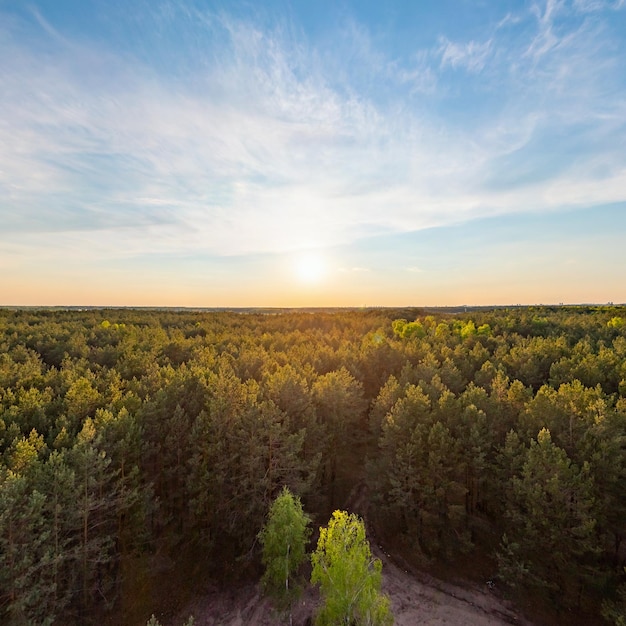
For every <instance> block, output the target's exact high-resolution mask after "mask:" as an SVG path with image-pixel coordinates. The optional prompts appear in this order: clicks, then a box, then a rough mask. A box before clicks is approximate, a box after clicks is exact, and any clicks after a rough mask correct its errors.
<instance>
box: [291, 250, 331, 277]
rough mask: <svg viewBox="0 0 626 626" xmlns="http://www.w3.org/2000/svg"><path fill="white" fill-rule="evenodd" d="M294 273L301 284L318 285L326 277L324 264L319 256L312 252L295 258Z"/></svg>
mask: <svg viewBox="0 0 626 626" xmlns="http://www.w3.org/2000/svg"><path fill="white" fill-rule="evenodd" d="M294 272H295V275H296V277H297V279H298V281H299V282H301V283H307V284H313V283H319V282H321V281H322V280H323V278H324V276H325V275H326V272H327V267H326V262H325V260H324V258H323V257H322V256H320V255H319V254H315V253H312V252H307V253H304V254H300V255H298V256H297V257H296V258H295V262H294Z"/></svg>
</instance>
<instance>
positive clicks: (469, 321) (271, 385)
mask: <svg viewBox="0 0 626 626" xmlns="http://www.w3.org/2000/svg"><path fill="white" fill-rule="evenodd" d="M0 454H1V456H0V622H1V623H4V624H15V625H21V624H55V623H58V624H61V623H62V624H88V623H102V620H103V619H104V618H105V617H106V616H107V615H109V616H113V617H112V618H111V619H112V620H113V621H112V623H121V621H123V622H124V623H128V624H133V623H136V624H141V623H144V624H145V622H146V619H147V617H148V616H149V615H150V614H151V613H152V612H153V611H154V610H155V604H156V603H157V602H159V599H160V598H161V596H160V595H159V594H160V593H162V591H163V589H167V587H164V583H163V580H165V581H167V583H168V584H169V588H170V595H171V596H172V597H174V596H176V593H175V592H174V591H172V590H173V589H174V588H177V589H178V588H180V587H184V586H185V584H187V585H188V584H191V582H193V580H194V579H195V580H200V581H204V580H214V581H225V584H228V583H229V582H232V581H236V580H237V579H240V578H242V577H255V576H256V577H259V578H260V573H261V569H260V565H259V563H260V544H259V541H258V534H259V531H260V529H261V528H262V527H263V524H264V522H265V520H266V516H267V512H268V509H269V507H270V504H271V503H272V501H273V500H274V499H275V498H276V496H277V495H278V494H279V493H280V492H281V490H282V489H283V487H285V486H286V487H288V488H289V489H290V490H291V492H293V493H294V494H297V495H298V496H299V497H300V498H301V500H302V503H303V506H304V508H305V509H306V511H307V512H308V514H309V515H310V516H311V517H312V518H313V519H314V520H315V522H325V521H326V520H328V518H329V516H330V514H331V513H332V512H333V510H334V509H336V508H339V507H342V506H343V505H344V502H345V499H346V497H347V495H348V494H349V493H350V491H351V490H352V489H353V488H354V487H355V486H356V485H359V484H365V485H367V489H368V493H369V494H370V495H369V497H370V513H369V517H370V520H371V523H372V524H373V525H374V526H375V528H376V532H377V534H378V536H379V537H380V538H381V540H382V541H384V540H385V538H386V537H388V538H394V541H395V542H396V543H398V544H399V545H402V546H403V550H404V553H405V554H407V555H410V558H412V559H413V560H414V561H415V562H417V563H423V564H424V566H428V565H429V564H433V563H454V562H455V560H456V559H460V558H462V557H464V556H465V555H468V554H469V555H474V558H475V559H476V562H479V561H480V562H486V563H488V564H491V565H492V567H493V578H494V580H496V581H497V583H498V585H499V588H501V589H502V590H503V593H507V594H510V595H511V596H512V597H516V598H529V597H532V598H533V599H534V601H536V602H537V603H540V604H542V605H543V606H545V607H549V610H551V611H553V615H555V616H557V617H558V616H559V615H562V614H564V613H567V612H573V613H576V614H578V615H589V616H600V615H603V616H604V618H605V619H606V620H607V623H614V624H624V623H626V622H625V620H626V587H625V580H624V564H625V561H626V541H625V539H626V309H624V308H620V307H555V308H549V307H536V308H524V307H515V308H508V309H478V310H470V311H467V312H463V311H459V312H451V311H441V310H439V311H421V310H417V309H413V310H386V309H380V310H364V311H327V312H324V311H318V312H302V311H290V312H289V311H288V312H249V313H238V312H203V311H168V310H132V309H110V310H99V309H94V310H73V311H69V310H9V309H4V310H0ZM177 581H178V582H177ZM176 585H178V587H176ZM120 616H123V619H121V618H120ZM620 620H621V621H620Z"/></svg>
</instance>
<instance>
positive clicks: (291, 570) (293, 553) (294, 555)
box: [259, 487, 311, 605]
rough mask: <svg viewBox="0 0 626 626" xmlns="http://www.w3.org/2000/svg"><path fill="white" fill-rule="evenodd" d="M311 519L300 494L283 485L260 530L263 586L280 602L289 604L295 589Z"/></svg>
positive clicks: (295, 593)
mask: <svg viewBox="0 0 626 626" xmlns="http://www.w3.org/2000/svg"><path fill="white" fill-rule="evenodd" d="M310 521H311V520H310V518H309V516H308V515H306V513H305V512H304V511H303V509H302V503H301V502H300V498H298V497H297V496H294V495H293V494H292V493H291V491H289V489H288V488H287V487H283V490H282V491H281V493H280V494H279V495H278V496H277V498H276V499H275V500H274V502H273V503H272V506H271V507H270V510H269V514H268V518H267V522H266V524H265V526H264V527H263V530H262V531H261V532H260V533H259V540H260V541H261V545H262V546H263V564H264V565H265V573H264V574H263V579H262V582H263V586H264V588H265V590H266V592H267V593H269V594H270V595H272V596H273V597H274V598H276V599H277V600H278V602H279V604H282V605H287V604H289V603H290V602H291V600H292V599H293V597H294V596H295V595H297V593H298V587H297V586H295V585H294V583H293V577H294V575H295V574H296V573H297V571H298V569H299V568H300V565H301V564H302V563H303V561H304V559H305V557H306V544H307V541H308V539H309V536H310V534H311V531H310V528H309V524H310Z"/></svg>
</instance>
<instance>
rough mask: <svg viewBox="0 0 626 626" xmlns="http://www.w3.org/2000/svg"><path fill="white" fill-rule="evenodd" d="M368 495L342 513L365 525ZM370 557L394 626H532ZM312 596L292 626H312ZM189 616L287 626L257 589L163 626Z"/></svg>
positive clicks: (496, 606)
mask: <svg viewBox="0 0 626 626" xmlns="http://www.w3.org/2000/svg"><path fill="white" fill-rule="evenodd" d="M368 505H369V503H368V497H367V489H366V487H365V486H364V485H363V484H361V485H358V486H357V487H356V488H355V489H354V490H353V492H352V493H351V495H350V497H349V498H348V500H347V502H346V507H345V508H346V510H348V511H352V512H355V513H358V514H359V515H361V516H362V517H363V518H364V519H365V521H366V523H367V508H368ZM371 548H372V552H373V553H374V555H375V556H376V557H377V558H379V559H381V561H382V562H383V584H382V590H383V592H384V593H386V594H387V595H388V596H389V598H390V600H391V607H392V611H393V614H394V617H395V624H396V625H397V626H416V625H421V624H424V625H428V626H443V625H444V624H445V625H446V626H468V625H470V624H471V625H472V626H505V625H509V624H519V625H520V626H532V625H531V623H530V622H528V621H527V620H526V619H524V618H523V617H522V616H521V615H520V614H519V613H517V612H516V611H515V610H514V609H513V607H511V606H510V605H509V604H508V603H506V602H505V601H504V600H502V599H501V598H499V597H498V596H497V593H496V592H494V591H492V590H490V589H489V588H488V587H487V585H486V584H485V588H484V589H480V588H478V587H476V586H468V587H461V586H459V585H453V584H450V583H445V582H443V581H440V580H437V579H435V578H433V577H431V576H428V575H425V574H420V573H415V572H411V571H409V569H408V567H407V568H404V567H402V566H401V560H400V559H397V560H395V561H394V559H393V558H392V557H391V555H389V554H387V553H385V551H384V550H383V549H382V547H381V546H379V545H377V544H376V543H375V542H372V545H371ZM319 601H320V600H319V596H318V593H317V590H316V589H314V588H312V587H310V586H309V587H307V588H306V589H305V591H304V593H303V595H302V597H301V598H300V600H299V601H298V602H297V604H296V605H295V606H294V607H293V611H292V622H291V623H292V624H293V625H294V626H302V625H305V624H311V623H312V620H313V616H314V614H315V610H316V608H317V606H318V605H319ZM189 615H193V616H194V617H195V619H196V622H195V624H196V626H217V625H218V624H219V625H220V626H244V625H245V626H274V625H282V624H289V623H290V620H289V617H288V616H287V615H279V614H277V613H276V612H275V611H274V610H273V608H272V605H271V602H270V601H269V600H268V599H267V598H265V597H264V596H263V594H262V591H261V588H260V586H259V585H245V586H241V587H239V588H231V589H228V590H224V589H218V588H217V587H215V588H213V589H211V590H209V591H208V592H207V593H206V594H204V595H202V596H198V597H197V598H196V599H195V600H194V601H193V602H191V603H190V604H189V605H187V607H186V608H185V609H184V611H181V612H180V613H179V615H178V616H176V618H175V619H173V620H171V621H170V622H168V625H167V626H179V625H181V624H183V623H184V621H185V620H186V619H187V618H188V617H189Z"/></svg>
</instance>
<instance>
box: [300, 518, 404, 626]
mask: <svg viewBox="0 0 626 626" xmlns="http://www.w3.org/2000/svg"><path fill="white" fill-rule="evenodd" d="M311 562H312V564H313V571H312V573H311V582H312V583H313V584H317V585H319V586H320V592H321V594H322V599H323V605H322V607H321V609H320V611H319V613H318V614H317V617H316V620H315V623H316V624H317V625H318V626H331V625H333V626H334V625H337V624H345V625H346V626H349V625H352V624H369V625H372V626H375V625H383V624H392V623H393V616H392V614H391V610H390V608H389V599H388V598H387V597H386V596H383V595H382V594H381V593H380V585H381V580H382V574H381V572H382V563H381V562H380V560H379V559H373V558H372V555H371V551H370V547H369V543H368V541H367V539H366V538H365V525H364V524H363V522H362V520H360V519H359V518H358V517H357V516H356V515H354V514H350V515H348V513H346V512H345V511H335V512H334V513H333V515H332V518H331V519H330V521H329V523H328V527H327V528H320V538H319V541H318V543H317V549H316V550H315V552H314V553H313V555H312V556H311Z"/></svg>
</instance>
